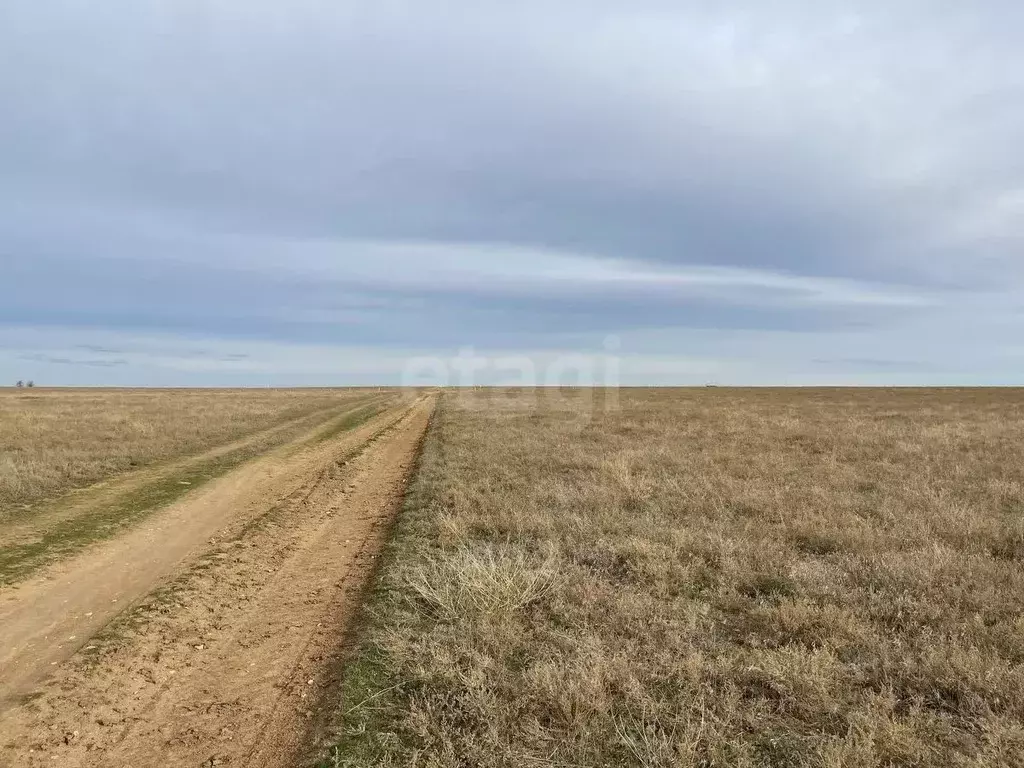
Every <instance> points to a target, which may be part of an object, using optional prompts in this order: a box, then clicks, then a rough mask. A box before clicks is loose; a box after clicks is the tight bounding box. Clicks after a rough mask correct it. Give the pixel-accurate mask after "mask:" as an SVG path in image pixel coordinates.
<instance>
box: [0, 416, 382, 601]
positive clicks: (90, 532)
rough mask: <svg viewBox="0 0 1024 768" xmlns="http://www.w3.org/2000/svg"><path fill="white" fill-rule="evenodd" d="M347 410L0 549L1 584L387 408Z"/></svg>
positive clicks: (307, 420)
mask: <svg viewBox="0 0 1024 768" xmlns="http://www.w3.org/2000/svg"><path fill="white" fill-rule="evenodd" d="M351 406H352V403H348V404H346V405H345V408H344V410H343V412H342V413H340V414H339V413H338V409H336V408H335V409H331V410H330V411H329V412H327V413H321V414H319V415H314V416H313V417H312V418H311V417H304V418H301V419H297V420H296V421H295V423H294V424H293V425H289V426H288V427H287V428H285V429H281V430H272V431H269V432H268V434H267V435H266V436H265V437H264V438H261V439H257V440H254V441H252V442H250V443H246V444H245V445H243V446H242V447H240V448H238V449H237V450H233V451H230V452H228V453H224V454H220V455H216V456H212V457H210V458H206V459H201V460H198V461H194V462H186V463H185V466H183V467H182V469H181V470H180V471H177V472H174V473H172V474H169V475H165V476H162V477H158V478H157V479H155V480H154V481H152V482H149V483H146V484H145V485H142V486H140V487H135V488H130V489H128V490H126V491H125V492H123V493H114V494H113V495H112V496H111V498H110V499H109V500H107V499H104V500H103V501H102V503H99V504H97V505H96V506H95V507H92V508H90V509H88V511H86V512H85V513H83V514H80V515H75V516H72V517H70V518H69V519H66V520H62V521H61V522H59V523H57V524H56V525H54V526H52V527H51V528H48V529H45V530H43V531H41V532H40V533H39V534H38V535H36V536H34V537H32V538H30V539H29V540H28V541H25V542H14V543H11V544H9V545H7V546H5V547H3V548H0V585H3V584H12V583H15V582H17V581H20V580H23V579H25V578H26V577H28V576H29V575H31V574H32V573H33V572H34V571H36V570H37V569H39V568H41V567H42V566H44V565H46V564H47V563H51V562H54V561H55V560H58V559H60V558H63V557H67V556H68V555H70V554H73V553H75V552H77V551H79V550H81V549H82V548H84V547H86V546H88V545H89V544H92V543H94V542H97V541H101V540H103V539H106V538H109V537H110V536H113V535H114V534H116V533H117V532H118V531H121V530H124V529H125V528H127V527H128V526H130V525H132V524H134V523H136V522H138V521H140V520H142V519H143V518H145V517H146V516H148V515H149V514H151V513H152V512H154V511H156V510H158V509H161V508H163V507H166V506H167V505H169V504H171V503H172V502H174V501H176V500H177V499H179V498H180V497H182V496H183V495H185V494H186V493H188V492H189V491H192V490H195V489H196V488H198V487H200V486H202V485H204V484H205V483H208V482H210V481H211V480H214V479H216V478H218V477H221V476H222V475H225V474H227V473H228V472H230V471H231V470H233V469H235V468H237V467H239V466H241V465H242V464H244V463H245V462H247V461H249V460H250V459H253V458H256V457H257V456H260V455H262V454H264V453H266V452H267V451H269V450H272V449H274V448H277V447H279V446H282V445H286V444H288V443H290V442H292V441H294V440H295V439H296V438H298V437H299V436H301V435H302V434H303V433H305V432H308V431H309V430H310V429H311V428H312V426H313V424H315V423H317V421H319V423H321V424H323V425H324V427H323V428H322V431H320V432H318V433H317V435H316V437H315V438H314V439H315V440H317V441H318V442H319V441H323V440H328V439H331V438H333V437H337V436H338V435H339V434H341V433H342V432H346V431H349V430H351V429H354V428H355V427H357V426H359V425H360V424H362V423H364V422H366V421H368V420H369V419H371V418H373V417H374V416H376V415H377V414H378V413H380V412H381V411H382V410H384V408H385V407H386V406H385V404H384V403H381V402H379V401H378V399H376V398H375V399H374V401H373V402H371V403H370V404H368V405H365V406H363V407H360V408H356V409H355V410H352V408H351ZM314 419H315V420H314Z"/></svg>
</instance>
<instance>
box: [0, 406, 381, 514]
mask: <svg viewBox="0 0 1024 768" xmlns="http://www.w3.org/2000/svg"><path fill="white" fill-rule="evenodd" d="M365 394H366V393H365V392H360V391H359V390H325V389H321V390H317V389H309V390H272V389H266V390H262V389H249V390H187V389H183V390H143V389H134V390H113V389H112V390H87V389H52V390H46V389H31V390H26V389H0V513H2V512H3V511H4V510H7V509H10V508H12V507H13V506H15V505H24V504H31V503H33V502H35V501H37V500H39V499H42V498H46V497H50V496H54V495H57V494H60V493H62V492H64V491H67V490H70V489H72V488H77V487H81V486H83V485H87V484H89V483H93V482H96V481H98V480H102V479H105V478H107V477H110V476H113V475H116V474H118V473H121V472H125V471H127V470H130V469H134V468H136V467H139V466H144V465H146V464H149V463H151V462H153V461H158V460H162V459H168V458H173V457H178V456H185V455H189V454H192V453H196V452H198V451H201V450H203V449H206V448H209V447H212V446H215V445H218V444H221V443H225V442H228V441H230V440H234V439H237V438H240V437H243V436H245V435H248V434H251V433H254V432H257V431H259V430H262V429H267V428H269V427H272V426H274V425H276V424H279V423H283V422H286V421H289V420H292V419H296V418H300V417H302V416H303V415H306V414H311V413H313V412H315V411H318V410H323V409H327V408H330V407H332V406H337V405H340V404H343V403H344V402H345V401H346V400H347V399H351V398H353V397H358V396H365Z"/></svg>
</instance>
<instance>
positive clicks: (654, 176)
mask: <svg viewBox="0 0 1024 768" xmlns="http://www.w3.org/2000/svg"><path fill="white" fill-rule="evenodd" d="M1022 35H1024V9H1021V8H1020V7H1018V5H1017V4H1013V3H1009V2H1007V1H1006V0H982V1H980V2H976V3H971V4H963V3H952V2H943V1H941V0H940V1H939V2H935V1H934V0H933V1H931V2H928V3H925V2H919V1H917V0H907V2H904V3H899V4H893V3H883V2H880V1H877V2H876V1H875V0H871V1H870V2H859V3H852V2H834V1H829V0H826V2H821V3H814V4H808V3H805V2H796V1H795V0H780V1H778V2H757V3H754V2H749V3H731V4H727V6H725V5H722V4H718V3H708V2H702V1H698V0H688V1H685V2H678V1H677V2H667V1H665V2H662V1H661V0H646V1H641V2H636V3H629V4H623V3H612V2H610V1H608V0H589V1H588V2H584V1H583V0H567V1H566V2H561V3H557V4H551V3H541V2H539V0H525V1H524V2H519V3H514V4H512V3H499V2H496V1H484V2H480V1H477V2H472V3H471V2H468V1H466V0H460V1H459V2H456V1H454V0H449V1H448V2H445V3H439V4H431V5H430V7H426V6H424V5H423V4H422V3H412V2H391V1H389V0H380V1H379V2H375V3H350V4H338V3H331V2H326V0H323V1H321V0H298V1H297V2H294V3H288V4H280V3H271V2H269V0H250V1H249V2H245V3H243V2H240V1H239V0H214V1H213V2H203V3H199V2H190V1H189V0H179V2H174V3H169V2H155V1H153V0H136V1H134V2H130V3H129V2H126V1H125V2H120V1H115V2H110V3H103V4H101V6H97V5H96V4H95V3H87V2H84V1H83V0H54V2H52V3H48V4H46V7H43V6H40V5H39V4H33V3H29V2H14V3H8V4H7V5H5V7H4V8H2V9H0V109H2V113H3V115H4V117H3V119H2V120H0V263H2V269H3V279H2V280H0V328H2V330H3V332H2V334H0V342H2V343H0V376H7V378H9V379H14V378H29V377H33V378H36V379H38V380H40V381H44V382H53V383H124V384H131V383H189V384H216V383H231V384H236V383H259V384H263V383H268V382H269V383H348V382H349V381H352V382H357V381H358V382H360V383H365V381H368V380H371V379H376V380H379V381H382V382H390V381H397V380H398V379H399V378H400V376H401V371H402V370H403V365H404V363H403V361H408V360H409V359H410V358H415V357H416V356H423V355H432V356H437V357H441V358H446V357H447V356H450V355H454V354H456V353H457V351H458V350H459V349H464V348H466V347H473V348H475V349H476V350H478V351H479V352H480V353H481V354H485V355H493V356H500V355H507V354H510V353H512V354H519V355H528V356H531V357H532V358H533V359H535V360H538V361H544V360H550V359H552V356H558V355H563V354H569V353H576V352H584V353H587V354H591V353H595V351H600V350H603V349H604V344H605V340H606V337H609V336H614V337H615V338H617V339H618V340H619V342H618V343H619V344H620V347H619V352H620V354H621V355H622V357H623V376H624V378H625V380H627V381H628V382H629V383H700V382H701V381H706V380H711V379H714V380H720V381H722V382H723V383H730V382H735V383H872V382H877V383H940V384H942V383H1012V382H1015V381H1019V377H1020V374H1021V372H1022V367H1021V350H1022V345H1021V342H1020V341H1019V338H1020V332H1021V331H1022V330H1024V317H1022V308H1021V301H1020V299H1019V297H1020V295H1021V288H1022V287H1024V265H1022V264H1021V259H1020V247H1021V244H1022V235H1024V227H1022V224H1021V222H1022V221H1024V217H1022V214H1024V155H1022V154H1021V153H1020V152H1019V150H1018V145H1019V141H1020V138H1021V137H1022V136H1024V98H1022V96H1024V93H1022V91H1024V53H1022V52H1021V49H1020V46H1019V45H1018V41H1019V40H1020V39H1021V36H1022ZM111 340H113V341H111ZM114 342H116V343H114ZM108 343H111V344H113V346H112V347H111V348H112V349H121V348H127V349H128V352H126V353H125V354H105V353H100V352H97V351H96V348H103V347H104V345H105V344H108ZM169 350H170V351H169ZM353 350H358V354H356V353H355V352H354V351H353ZM325 357H329V358H331V359H332V360H333V361H335V362H332V364H331V365H328V366H324V365H322V364H321V362H318V361H323V360H324V359H325ZM346 359H347V360H351V361H352V362H351V364H350V366H349V367H348V368H346V365H345V363H344V361H345V360H346ZM356 361H358V362H356ZM275 372H277V375H276V377H275ZM500 378H501V377H500V375H497V374H495V379H496V380H500Z"/></svg>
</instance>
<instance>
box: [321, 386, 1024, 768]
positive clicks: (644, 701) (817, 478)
mask: <svg viewBox="0 0 1024 768" xmlns="http://www.w3.org/2000/svg"><path fill="white" fill-rule="evenodd" d="M1021 394H1022V393H1020V392H1018V391H998V390H988V391H985V390H963V391H955V390H941V391H926V390H920V391H883V390H834V391H825V390H805V391H799V390H797V391H770V390H761V391H742V390H735V391H734V390H721V389H715V390H700V391H693V390H677V391H626V392H623V393H621V396H620V397H621V409H620V410H618V411H614V412H610V413H605V412H603V411H602V410H600V403H598V410H597V412H596V413H595V414H594V418H593V419H589V420H588V419H587V418H585V417H586V415H587V414H586V413H585V412H584V411H585V410H586V408H587V407H589V406H587V407H585V401H581V403H580V407H579V408H577V409H573V408H572V407H565V401H564V400H562V401H559V405H558V407H553V408H545V407H544V404H543V403H540V404H539V405H538V407H536V408H523V409H516V408H511V407H507V405H508V404H507V398H504V399H502V400H500V401H499V405H500V406H501V407H497V408H494V409H490V410H489V409H486V408H480V407H476V406H474V407H461V406H460V403H459V400H458V398H457V397H454V396H449V397H447V398H446V399H445V400H444V402H443V406H442V408H441V410H440V412H439V414H438V416H437V417H436V420H435V424H434V426H433V428H432V431H431V434H430V436H429V438H428V442H427V446H426V449H425V453H424V457H423V460H422V466H421V469H420V472H419V475H418V477H417V480H416V481H415V483H414V486H413V489H412V492H411V495H410V500H409V504H408V506H407V509H406V511H405V513H404V514H403V515H402V517H401V518H400V521H399V523H398V528H397V532H396V535H395V537H394V539H393V542H392V544H391V548H390V552H389V555H388V558H387V560H386V562H385V566H384V568H383V570H382V576H381V579H380V583H379V586H378V587H377V590H376V592H375V593H374V595H373V597H372V600H371V603H370V605H371V616H370V621H369V625H368V627H367V629H366V633H365V636H364V639H363V642H362V646H361V650H360V651H359V654H358V656H357V657H356V659H355V661H353V662H352V664H351V665H350V667H349V673H348V678H347V683H346V691H345V701H344V704H343V706H342V711H343V712H344V713H345V717H344V718H342V721H341V730H340V736H339V738H340V746H339V747H338V748H337V750H335V752H334V754H333V756H332V757H331V758H330V760H329V761H328V763H327V764H328V765H331V764H337V765H392V766H507V767H508V768H512V767H513V766H515V767H517V768H518V766H613V765H614V766H645V767H650V768H654V767H655V766H816V767H821V768H832V767H836V768H838V767H839V766H936V767H938V766H942V767H945V766H978V767H979V768H980V766H1000V765H1007V766H1010V765H1021V764H1022V762H1021V759H1022V758H1021V756H1022V755H1024V666H1022V664H1024V556H1022V545H1021V542H1022V541H1024V535H1022V532H1024V527H1022V526H1024V523H1022V521H1024V464H1022V463H1021V462H1020V461H1019V448H1018V441H1019V436H1020V434H1021V432H1022V427H1024V397H1021ZM477 405H478V404H477Z"/></svg>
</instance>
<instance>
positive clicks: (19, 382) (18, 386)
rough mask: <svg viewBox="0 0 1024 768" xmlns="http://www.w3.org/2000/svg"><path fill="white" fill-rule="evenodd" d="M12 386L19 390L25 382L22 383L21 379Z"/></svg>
mask: <svg viewBox="0 0 1024 768" xmlns="http://www.w3.org/2000/svg"><path fill="white" fill-rule="evenodd" d="M14 386H16V387H17V388H18V389H21V388H22V387H24V386H25V382H24V381H22V380H21V379H18V383H17V384H15V385H14Z"/></svg>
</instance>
